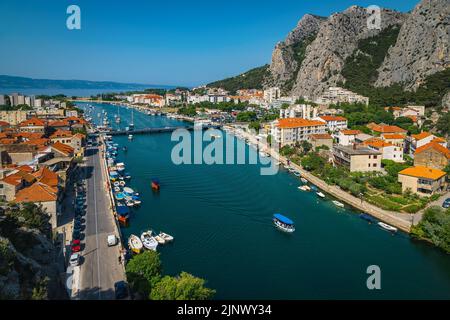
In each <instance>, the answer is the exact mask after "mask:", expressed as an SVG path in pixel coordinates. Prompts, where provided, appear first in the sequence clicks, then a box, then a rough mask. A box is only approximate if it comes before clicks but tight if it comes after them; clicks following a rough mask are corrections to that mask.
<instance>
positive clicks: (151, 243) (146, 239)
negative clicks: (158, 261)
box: [141, 230, 158, 251]
mask: <svg viewBox="0 0 450 320" xmlns="http://www.w3.org/2000/svg"><path fill="white" fill-rule="evenodd" d="M152 233H153V232H152V231H151V230H149V231H146V232H143V233H142V235H141V241H142V244H143V245H144V247H145V248H146V249H148V250H153V251H156V248H157V247H158V241H156V240H155V238H154V237H152Z"/></svg>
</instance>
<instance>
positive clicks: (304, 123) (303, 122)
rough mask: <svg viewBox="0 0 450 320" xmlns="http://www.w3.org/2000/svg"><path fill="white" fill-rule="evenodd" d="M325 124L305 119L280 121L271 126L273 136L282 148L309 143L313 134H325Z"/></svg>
mask: <svg viewBox="0 0 450 320" xmlns="http://www.w3.org/2000/svg"><path fill="white" fill-rule="evenodd" d="M325 130H326V126H325V123H323V122H322V121H317V120H308V119H303V118H284V119H278V120H275V121H274V122H272V124H271V130H270V131H271V135H272V137H273V139H274V141H276V142H277V143H279V144H280V146H285V145H293V144H295V143H296V142H301V141H308V140H309V139H310V135H312V134H323V133H325V132H326V131H325Z"/></svg>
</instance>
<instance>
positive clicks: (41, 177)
mask: <svg viewBox="0 0 450 320" xmlns="http://www.w3.org/2000/svg"><path fill="white" fill-rule="evenodd" d="M33 176H35V177H36V179H37V180H38V181H39V182H40V183H43V184H46V185H48V186H50V187H54V188H55V187H57V186H58V175H57V174H56V173H55V172H53V171H51V170H50V169H48V168H47V167H42V168H41V169H39V170H38V171H36V172H35V173H33Z"/></svg>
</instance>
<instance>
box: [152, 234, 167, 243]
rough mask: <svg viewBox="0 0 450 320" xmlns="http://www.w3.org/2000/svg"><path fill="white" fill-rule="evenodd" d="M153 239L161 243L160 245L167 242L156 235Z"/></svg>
mask: <svg viewBox="0 0 450 320" xmlns="http://www.w3.org/2000/svg"><path fill="white" fill-rule="evenodd" d="M153 238H155V240H156V241H157V242H158V243H159V244H165V243H166V240H164V238H162V237H161V236H160V235H156V236H154V237H153Z"/></svg>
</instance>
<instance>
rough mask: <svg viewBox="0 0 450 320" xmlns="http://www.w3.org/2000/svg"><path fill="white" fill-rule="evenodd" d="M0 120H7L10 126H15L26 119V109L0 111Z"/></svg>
mask: <svg viewBox="0 0 450 320" xmlns="http://www.w3.org/2000/svg"><path fill="white" fill-rule="evenodd" d="M0 120H1V121H5V122H8V123H9V124H10V125H12V126H15V125H18V124H19V123H21V122H23V121H25V120H27V111H24V110H13V111H0Z"/></svg>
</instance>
